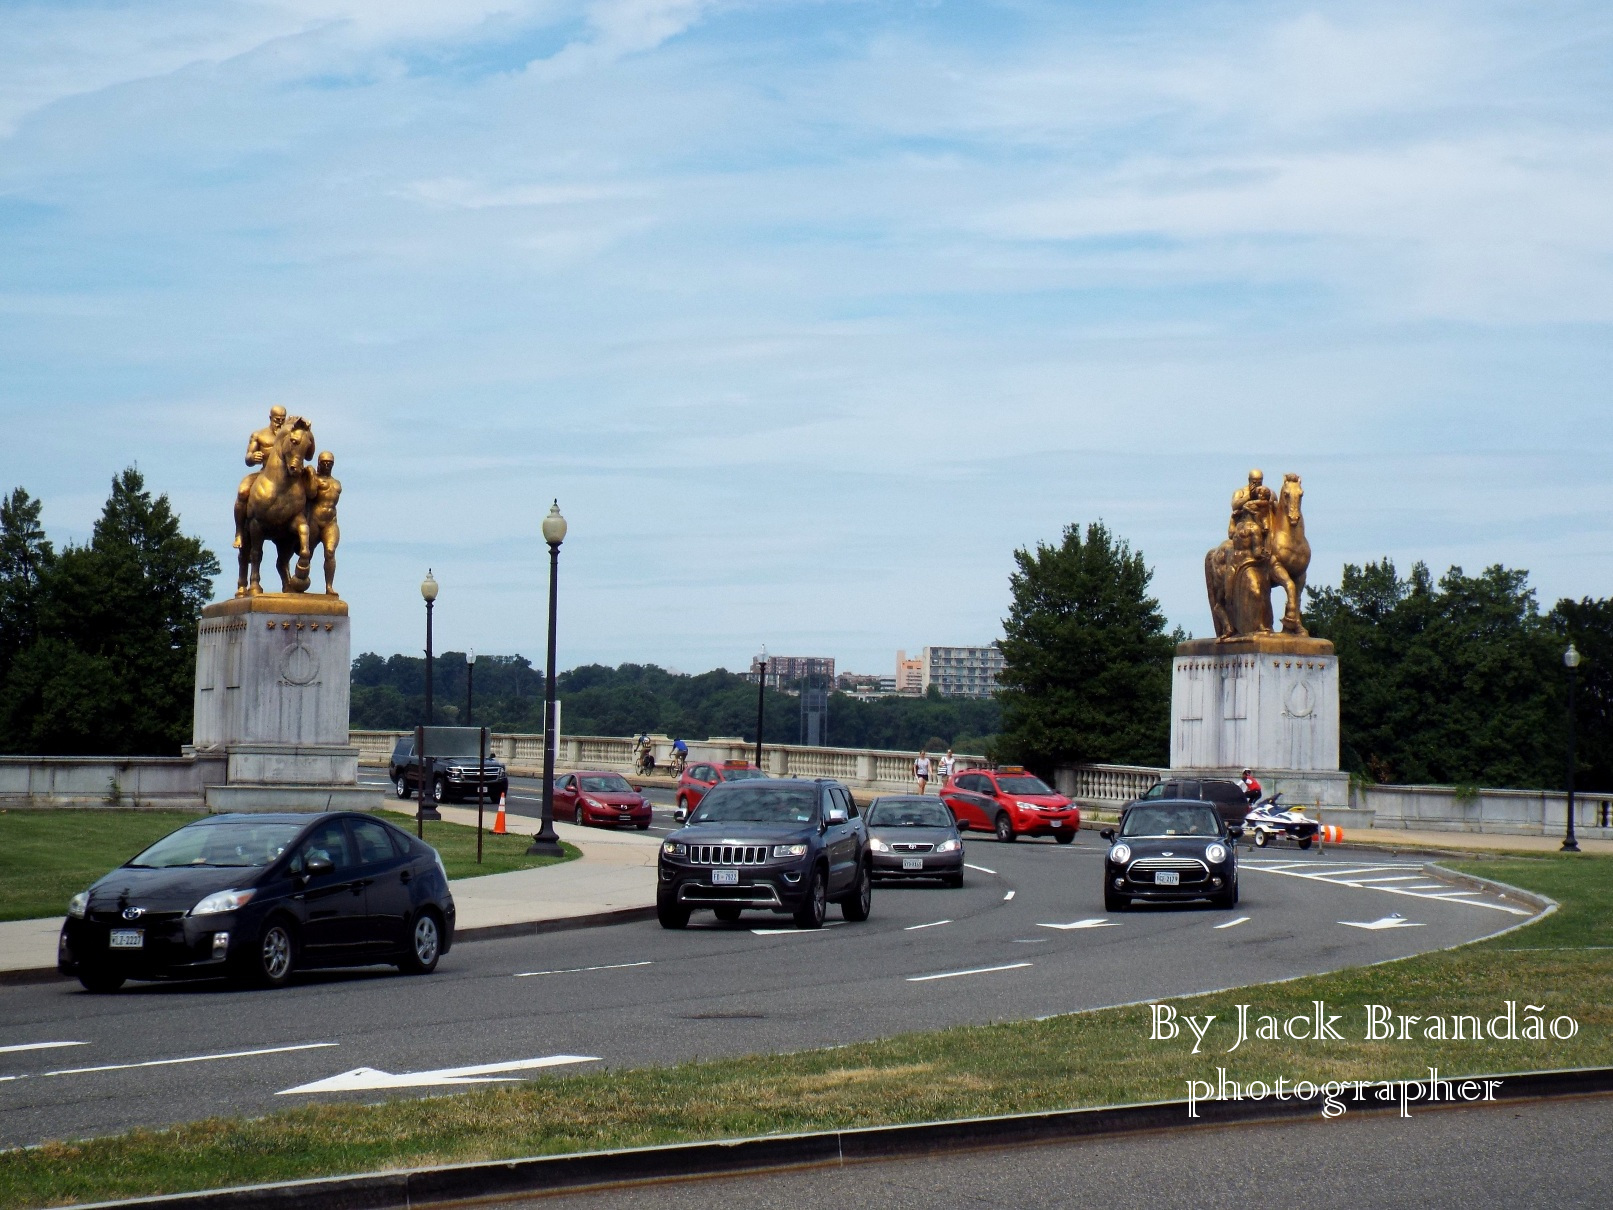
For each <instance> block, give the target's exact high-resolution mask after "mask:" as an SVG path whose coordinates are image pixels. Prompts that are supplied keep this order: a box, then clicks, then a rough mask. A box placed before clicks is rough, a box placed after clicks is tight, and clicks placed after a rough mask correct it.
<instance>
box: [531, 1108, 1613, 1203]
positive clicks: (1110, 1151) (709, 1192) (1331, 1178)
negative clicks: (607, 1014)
mask: <svg viewBox="0 0 1613 1210" xmlns="http://www.w3.org/2000/svg"><path fill="white" fill-rule="evenodd" d="M1610 1130H1613V1099H1609V1098H1606V1097H1601V1098H1596V1099H1591V1100H1581V1101H1537V1102H1530V1103H1526V1104H1521V1105H1510V1106H1498V1107H1489V1108H1469V1109H1458V1110H1443V1111H1439V1112H1430V1111H1424V1112H1421V1113H1414V1114H1413V1115H1412V1116H1411V1117H1410V1118H1409V1119H1405V1120H1402V1119H1400V1118H1396V1117H1364V1116H1360V1115H1352V1114H1346V1115H1345V1116H1344V1117H1342V1118H1339V1119H1337V1120H1335V1121H1332V1122H1320V1121H1316V1122H1303V1123H1301V1122H1293V1123H1283V1124H1281V1125H1262V1126H1234V1127H1225V1128H1220V1129H1213V1130H1184V1131H1179V1132H1174V1133H1170V1134H1154V1135H1146V1136H1138V1137H1131V1138H1119V1139H1095V1140H1087V1141H1084V1142H1080V1143H1066V1144H1057V1145H1047V1146H1038V1147H1021V1148H1014V1149H1012V1150H1003V1151H979V1152H970V1153H964V1154H954V1155H945V1156H931V1157H926V1158H924V1159H919V1160H903V1161H897V1162H888V1163H872V1164H856V1165H851V1166H848V1167H844V1168H820V1169H807V1170H802V1171H796V1172H782V1173H776V1174H770V1175H767V1176H755V1177H724V1178H721V1179H715V1180H697V1181H679V1182H669V1183H666V1184H659V1185H649V1186H644V1187H639V1188H626V1189H609V1190H601V1191H599V1192H596V1193H589V1194H573V1195H570V1196H565V1197H546V1198H543V1199H541V1200H538V1201H529V1202H522V1203H516V1205H517V1206H526V1207H530V1208H531V1210H538V1208H539V1207H542V1210H596V1208H598V1210H603V1208H604V1207H607V1206H608V1207H610V1208H611V1210H696V1208H697V1207H698V1208H700V1210H705V1208H707V1207H711V1206H744V1207H746V1210H796V1207H799V1206H844V1207H861V1206H870V1207H879V1208H880V1210H937V1208H941V1207H960V1208H961V1207H969V1208H970V1210H989V1208H990V1207H994V1206H1001V1207H1005V1208H1007V1210H1063V1208H1064V1207H1069V1206H1182V1205H1190V1206H1194V1207H1203V1208H1204V1210H1214V1208H1215V1207H1222V1206H1225V1207H1229V1208H1242V1207H1268V1206H1269V1207H1276V1208H1279V1210H1295V1208H1296V1207H1303V1208H1304V1210H1330V1208H1333V1207H1336V1208H1337V1210H1360V1208H1361V1207H1363V1206H1371V1207H1374V1208H1375V1210H1384V1208H1390V1207H1400V1206H1404V1207H1415V1208H1418V1210H1421V1208H1423V1207H1437V1206H1459V1207H1464V1208H1466V1207H1471V1206H1508V1207H1515V1208H1517V1210H1528V1208H1529V1207H1535V1206H1549V1207H1553V1208H1554V1210H1555V1208H1566V1207H1573V1206H1585V1207H1598V1208H1600V1207H1604V1206H1607V1205H1608V1204H1609V1203H1610V1201H1613V1165H1610V1164H1608V1163H1607V1162H1606V1160H1605V1158H1604V1153H1603V1151H1602V1147H1601V1140H1602V1139H1605V1138H1606V1137H1607V1135H1608V1132H1609V1131H1610Z"/></svg>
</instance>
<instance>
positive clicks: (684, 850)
mask: <svg viewBox="0 0 1613 1210" xmlns="http://www.w3.org/2000/svg"><path fill="white" fill-rule="evenodd" d="M661 852H663V853H665V854H666V855H667V856H668V857H684V856H687V855H688V852H689V846H688V845H686V844H679V843H678V842H677V841H675V840H669V841H667V842H666V843H664V844H663V845H662V846H661Z"/></svg>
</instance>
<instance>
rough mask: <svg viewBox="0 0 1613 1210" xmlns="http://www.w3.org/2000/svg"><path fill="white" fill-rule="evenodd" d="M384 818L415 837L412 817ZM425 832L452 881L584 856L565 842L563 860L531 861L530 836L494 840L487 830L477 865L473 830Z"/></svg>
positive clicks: (435, 826) (444, 825) (446, 826)
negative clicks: (529, 854)
mask: <svg viewBox="0 0 1613 1210" xmlns="http://www.w3.org/2000/svg"><path fill="white" fill-rule="evenodd" d="M382 814H383V815H385V816H386V817H387V819H388V820H389V821H390V822H391V823H395V824H397V825H398V827H400V828H402V829H403V830H404V831H405V832H407V833H409V835H411V836H413V835H414V834H415V824H414V816H413V815H410V814H407V813H405V812H401V811H383V812H382ZM487 826H488V827H489V828H490V827H492V826H493V812H492V811H489V812H488V813H487ZM425 829H426V843H427V844H429V845H430V846H431V847H432V848H434V849H436V850H437V852H438V853H439V854H440V855H441V857H442V864H443V868H445V869H446V870H447V871H448V877H449V878H450V879H454V878H477V877H480V876H481V875H483V874H507V873H508V872H509V871H511V870H531V869H536V868H537V867H539V866H546V865H559V864H560V863H561V862H563V861H571V860H572V859H573V858H576V857H581V856H582V850H581V849H579V848H577V847H576V846H575V845H569V844H566V843H565V842H564V841H562V842H561V845H560V847H561V848H562V849H564V850H565V853H566V855H565V856H564V857H528V856H527V848H528V847H529V846H530V845H531V844H532V837H531V836H529V835H527V834H526V833H524V832H523V833H514V832H509V833H506V834H505V835H503V836H494V835H493V833H491V832H489V831H487V830H485V829H484V830H483V831H482V861H481V864H480V865H478V864H477V863H476V829H475V828H474V827H466V826H465V825H464V824H457V823H448V822H446V821H444V820H437V821H435V822H431V823H427V824H426V825H425Z"/></svg>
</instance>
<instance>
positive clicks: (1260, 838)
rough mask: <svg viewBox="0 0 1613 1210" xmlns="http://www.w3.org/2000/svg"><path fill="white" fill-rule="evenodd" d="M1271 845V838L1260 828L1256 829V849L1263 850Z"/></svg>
mask: <svg viewBox="0 0 1613 1210" xmlns="http://www.w3.org/2000/svg"><path fill="white" fill-rule="evenodd" d="M1270 843H1271V837H1270V836H1268V835H1267V834H1266V833H1265V832H1262V831H1260V830H1259V829H1258V828H1257V829H1255V848H1257V849H1263V848H1265V847H1266V846H1267V845H1268V844H1270Z"/></svg>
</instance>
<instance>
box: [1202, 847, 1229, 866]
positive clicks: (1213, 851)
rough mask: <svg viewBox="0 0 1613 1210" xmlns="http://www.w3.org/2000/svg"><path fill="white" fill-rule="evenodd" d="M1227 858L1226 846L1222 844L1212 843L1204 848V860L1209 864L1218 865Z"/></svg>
mask: <svg viewBox="0 0 1613 1210" xmlns="http://www.w3.org/2000/svg"><path fill="white" fill-rule="evenodd" d="M1226 859H1227V847H1226V845H1224V844H1212V845H1209V846H1208V847H1207V848H1205V850H1204V860H1205V861H1208V862H1209V863H1210V864H1211V865H1220V864H1221V863H1222V862H1223V861H1225V860H1226Z"/></svg>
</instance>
